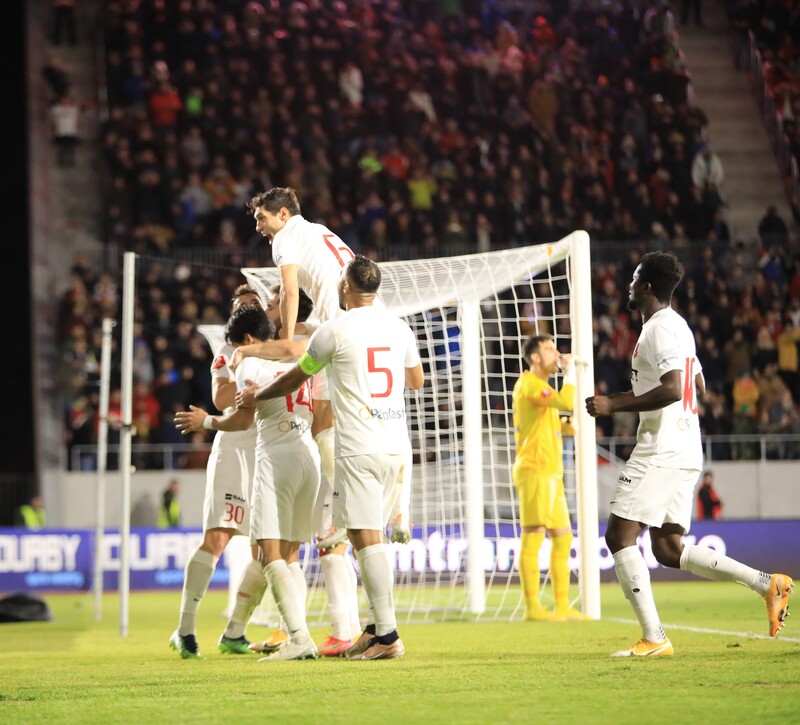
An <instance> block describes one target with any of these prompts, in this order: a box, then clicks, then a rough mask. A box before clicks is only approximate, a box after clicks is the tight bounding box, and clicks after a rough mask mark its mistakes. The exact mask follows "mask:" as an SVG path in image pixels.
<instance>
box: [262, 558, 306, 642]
mask: <svg viewBox="0 0 800 725" xmlns="http://www.w3.org/2000/svg"><path fill="white" fill-rule="evenodd" d="M266 572H267V581H268V582H269V585H270V587H271V589H272V593H273V595H274V596H275V602H276V603H277V605H278V610H279V611H280V613H281V616H282V617H283V619H284V621H285V622H286V625H287V627H288V628H289V638H290V639H291V640H292V642H295V643H297V644H304V643H305V642H307V641H308V639H309V637H310V635H309V633H308V627H307V626H306V617H305V612H303V611H301V610H300V607H299V601H300V595H299V594H298V593H297V585H296V584H295V582H294V577H293V576H292V573H291V572H290V571H289V566H288V565H287V563H286V562H285V561H284V560H283V559H277V560H276V561H273V562H271V563H270V564H267V568H266Z"/></svg>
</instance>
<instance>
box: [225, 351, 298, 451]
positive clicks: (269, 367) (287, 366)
mask: <svg viewBox="0 0 800 725" xmlns="http://www.w3.org/2000/svg"><path fill="white" fill-rule="evenodd" d="M293 367H294V363H287V362H278V361H275V360H261V359H260V358H257V357H246V358H244V360H242V362H241V363H240V364H239V366H238V367H237V368H236V387H237V388H238V389H239V390H243V389H244V388H246V387H248V384H247V380H252V381H253V382H255V383H256V385H258V386H262V385H266V384H267V383H271V382H272V381H273V380H275V378H277V377H278V376H279V375H282V374H283V373H285V372H288V371H289V370H291V369H292V368H293ZM312 420H313V414H312V412H311V389H310V386H309V383H308V381H306V382H305V383H303V385H301V386H300V388H299V389H298V390H296V391H295V392H294V393H291V394H290V395H286V396H284V397H282V398H275V399H273V400H261V401H259V402H258V403H257V404H256V411H255V422H256V430H257V431H258V455H263V454H269V453H287V452H291V451H293V450H297V446H298V445H312V446H313V445H314V440H313V438H312V437H311V421H312ZM306 439H307V440H306Z"/></svg>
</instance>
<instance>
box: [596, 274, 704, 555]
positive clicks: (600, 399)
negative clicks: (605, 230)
mask: <svg viewBox="0 0 800 725" xmlns="http://www.w3.org/2000/svg"><path fill="white" fill-rule="evenodd" d="M669 306H670V300H660V299H658V297H657V296H656V295H655V293H654V292H653V287H652V285H651V284H650V283H649V282H645V281H643V280H642V279H641V278H640V269H639V268H637V269H636V271H635V272H634V273H633V281H632V282H631V285H630V296H629V299H628V309H629V310H639V312H640V313H641V315H642V323H645V322H647V320H649V319H650V318H651V317H652V316H653V315H654V314H655V313H656V312H658V311H659V310H663V309H665V308H666V307H669ZM695 385H696V386H697V396H698V398H701V397H702V396H703V395H704V394H705V390H706V386H705V380H704V378H703V374H702V373H697V375H696V376H695ZM682 395H683V382H682V380H681V373H680V371H678V370H670V371H669V372H667V373H665V374H664V375H663V376H662V377H661V385H659V386H658V387H655V388H653V389H652V390H649V391H648V392H646V393H644V394H643V395H639V396H635V395H634V394H633V391H632V390H628V391H627V392H624V393H612V394H611V395H594V396H592V397H590V398H587V399H586V411H587V412H588V413H589V415H591V416H592V417H593V418H597V417H598V416H601V415H614V413H622V412H636V413H638V412H639V411H643V410H658V409H660V408H664V407H666V406H667V405H670V404H671V403H674V402H676V401H678V400H680V399H681V396H682ZM644 528H645V525H644V524H642V523H639V522H638V521H629V520H628V519H623V518H620V517H619V516H616V515H615V514H610V515H609V517H608V527H607V529H606V544H608V548H609V551H611V553H612V554H614V553H616V552H617V551H619V550H620V549H623V548H625V547H626V546H635V545H636V540H637V539H638V537H639V534H641V533H642V531H643V530H644ZM684 533H685V532H684V530H683V529H682V528H681V527H680V526H678V525H677V524H669V523H667V524H664V525H663V526H661V527H659V528H655V527H651V529H650V540H651V542H652V545H653V555H654V556H655V558H656V561H658V563H659V564H662V565H663V566H668V567H671V568H673V569H677V568H679V567H680V561H681V552H682V551H683V543H682V542H681V537H682V536H683V534H684Z"/></svg>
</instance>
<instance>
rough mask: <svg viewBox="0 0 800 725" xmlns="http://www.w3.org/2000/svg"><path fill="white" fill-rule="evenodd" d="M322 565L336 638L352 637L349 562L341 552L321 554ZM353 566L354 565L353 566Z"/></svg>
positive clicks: (329, 613) (329, 612)
mask: <svg viewBox="0 0 800 725" xmlns="http://www.w3.org/2000/svg"><path fill="white" fill-rule="evenodd" d="M319 561H320V565H321V566H322V575H323V576H324V577H325V591H326V592H327V593H328V616H329V617H330V618H331V625H332V626H333V636H334V637H335V638H336V639H350V638H351V637H350V605H351V594H350V589H351V580H350V577H349V576H348V575H347V567H348V563H347V562H346V561H345V558H344V557H343V556H341V555H340V554H325V555H324V556H321V557H320V559H319ZM351 568H352V567H351Z"/></svg>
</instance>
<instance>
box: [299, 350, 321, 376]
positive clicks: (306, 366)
mask: <svg viewBox="0 0 800 725" xmlns="http://www.w3.org/2000/svg"><path fill="white" fill-rule="evenodd" d="M297 367H299V368H300V369H301V370H302V371H303V372H304V373H305V374H306V375H316V374H317V373H318V372H319V371H320V370H322V368H324V367H325V365H324V364H322V363H320V362H317V361H316V360H315V359H314V358H313V357H311V355H309V354H308V353H307V352H305V353H303V356H302V357H301V358H300V359H299V360H298V361H297Z"/></svg>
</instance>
